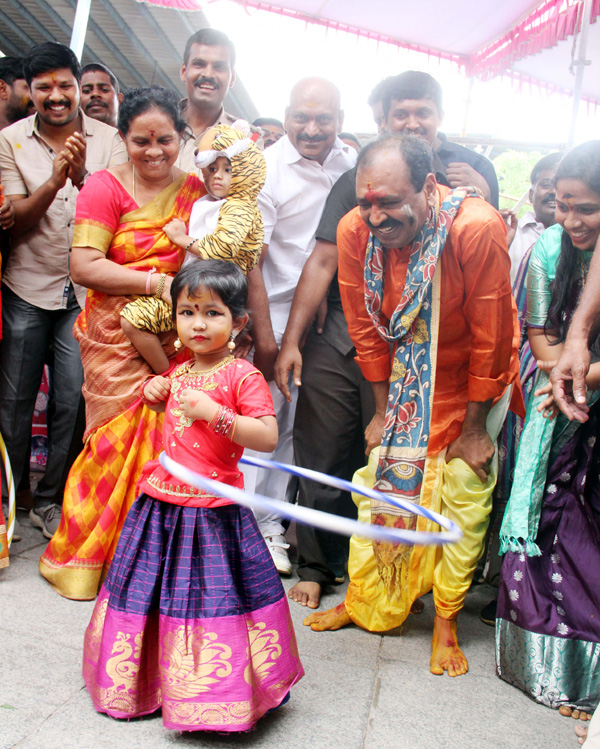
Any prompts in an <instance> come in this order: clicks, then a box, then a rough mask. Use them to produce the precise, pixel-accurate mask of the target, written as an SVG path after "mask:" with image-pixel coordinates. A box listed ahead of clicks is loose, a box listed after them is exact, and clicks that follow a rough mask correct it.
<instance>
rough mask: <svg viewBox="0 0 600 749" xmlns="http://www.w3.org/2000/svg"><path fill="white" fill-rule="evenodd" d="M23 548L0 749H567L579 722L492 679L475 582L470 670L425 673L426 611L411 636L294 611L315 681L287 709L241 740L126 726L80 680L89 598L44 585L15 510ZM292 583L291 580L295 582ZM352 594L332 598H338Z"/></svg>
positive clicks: (7, 592) (4, 616)
mask: <svg viewBox="0 0 600 749" xmlns="http://www.w3.org/2000/svg"><path fill="white" fill-rule="evenodd" d="M19 521H20V526H21V532H22V535H23V540H22V541H21V542H20V543H16V544H13V547H12V555H11V564H10V567H9V568H8V569H6V570H2V571H0V749H8V747H19V749H58V748H59V747H60V749H97V748H98V749H100V748H102V747H118V748H120V747H123V748H124V749H125V748H126V749H137V748H138V747H139V748H140V749H153V748H154V747H178V746H179V747H211V748H215V749H217V748H219V749H221V748H222V749H229V748H230V747H237V748H246V747H248V748H252V749H254V747H273V749H297V748H302V749H304V748H307V749H308V748H310V749H325V748H329V747H331V748H332V749H340V748H341V747H343V748H344V749H358V748H359V747H360V748H362V749H387V748H388V747H389V748H390V749H396V748H397V749H403V748H404V747H406V748H407V749H408V748H409V747H410V749H442V748H444V749H481V748H482V747H490V749H491V748H494V749H568V748H569V747H576V746H578V744H577V743H576V740H575V738H574V733H573V724H574V721H573V720H571V719H567V718H563V717H561V716H560V715H559V714H558V713H557V712H555V711H552V710H549V709H547V708H545V707H542V706H540V705H537V704H536V703H534V702H533V701H531V700H530V699H528V698H527V697H525V695H523V694H522V693H521V692H519V691H518V690H516V689H514V688H513V687H511V686H509V685H508V684H506V683H504V682H502V681H500V679H498V678H497V677H496V675H495V673H494V655H493V649H494V648H493V629H492V628H491V627H486V626H485V625H483V624H482V623H481V622H480V621H479V616H478V614H479V610H480V608H481V606H482V605H484V604H485V603H487V602H488V601H489V600H490V599H491V597H492V591H491V589H489V588H487V587H486V586H478V587H475V588H473V589H472V591H471V592H470V593H469V596H468V598H467V603H466V607H465V611H464V612H463V614H462V617H461V622H460V632H461V644H462V645H463V647H464V650H465V653H466V655H467V657H468V658H469V664H470V671H469V673H468V674H467V675H466V676H464V677H460V678H458V679H450V678H448V677H446V676H444V677H436V676H433V675H432V674H430V673H429V671H428V659H429V643H430V637H431V627H432V621H433V604H432V600H431V596H427V597H426V598H425V599H424V600H425V612H424V613H423V614H422V615H421V616H418V617H415V616H412V617H410V618H409V620H408V622H407V623H406V625H405V626H404V628H403V630H402V632H401V633H400V632H399V631H393V632H391V633H388V634H386V635H384V636H380V635H373V634H370V633H368V632H364V631H362V630H359V629H357V628H355V627H348V628H346V629H343V630H340V631H339V632H324V633H315V632H312V631H311V630H310V629H308V628H307V627H303V626H302V619H303V616H304V615H305V613H306V610H305V609H303V608H302V607H300V606H298V605H297V604H291V610H292V615H293V618H294V623H295V626H296V633H297V637H298V644H299V648H300V655H301V657H302V661H303V663H304V668H305V670H306V676H305V678H304V679H302V681H301V682H300V683H299V684H298V685H297V686H296V687H295V688H294V689H293V691H292V698H291V700H290V702H289V703H288V704H287V705H286V706H285V707H283V708H282V709H281V710H279V711H278V712H276V713H275V714H273V715H271V716H268V717H266V718H264V719H263V720H262V721H260V722H259V724H258V726H257V728H256V729H255V730H254V731H253V732H251V733H249V734H244V735H237V736H223V735H212V734H202V733H197V734H187V735H181V734H178V733H176V732H171V731H167V730H166V729H164V728H163V727H162V723H161V719H160V717H159V716H157V715H155V716H151V717H149V718H145V719H141V720H134V721H130V722H129V723H128V722H123V721H116V720H112V719H111V718H108V717H106V716H104V715H99V714H98V713H96V712H95V711H94V709H93V707H92V703H91V701H90V699H89V697H88V694H87V691H86V690H85V687H84V686H83V680H82V678H81V648H82V637H83V632H84V630H85V627H86V625H87V622H88V620H89V617H90V614H91V611H92V607H93V603H92V602H75V601H68V600H66V599H64V598H61V597H60V596H58V595H57V594H56V593H55V592H54V591H53V590H52V589H51V588H50V586H49V585H48V584H47V583H46V582H45V581H44V580H43V579H42V578H41V577H40V575H39V573H38V570H37V562H38V558H39V556H40V554H41V552H42V551H43V549H44V545H45V544H44V541H43V537H42V535H41V533H40V532H39V531H37V530H35V529H33V528H31V527H30V524H29V520H28V519H27V516H26V515H25V514H24V513H21V512H20V513H19ZM292 582H293V581H285V585H286V587H288V588H289V587H290V585H291V584H292ZM343 595H344V587H343V586H342V587H341V588H338V589H337V590H335V592H334V593H332V594H331V595H328V596H326V597H325V599H324V603H325V605H326V606H327V607H330V606H333V605H336V604H337V603H339V602H340V601H341V600H342V598H343Z"/></svg>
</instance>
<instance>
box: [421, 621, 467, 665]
mask: <svg viewBox="0 0 600 749" xmlns="http://www.w3.org/2000/svg"><path fill="white" fill-rule="evenodd" d="M429 665H430V671H431V673H432V674H437V675H438V676H441V675H442V674H443V673H444V671H447V672H448V676H462V674H466V673H467V671H468V670H469V664H468V662H467V659H466V658H465V655H464V653H463V651H462V650H461V649H460V648H459V647H458V640H457V638H456V619H440V617H439V616H436V617H435V619H434V620H433V637H432V639H431V660H430V662H429Z"/></svg>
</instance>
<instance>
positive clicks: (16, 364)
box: [0, 42, 127, 538]
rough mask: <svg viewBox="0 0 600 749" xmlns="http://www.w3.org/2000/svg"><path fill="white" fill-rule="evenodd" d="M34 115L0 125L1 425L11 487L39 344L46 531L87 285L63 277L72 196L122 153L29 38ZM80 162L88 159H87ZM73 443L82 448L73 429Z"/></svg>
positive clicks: (68, 430) (51, 51)
mask: <svg viewBox="0 0 600 749" xmlns="http://www.w3.org/2000/svg"><path fill="white" fill-rule="evenodd" d="M23 65H24V72H25V78H26V80H27V84H28V85H29V88H30V91H31V98H32V100H33V103H34V105H35V110H36V114H34V115H32V116H31V117H27V118H26V119H23V120H20V121H19V122H15V123H14V124H12V125H9V126H8V127H6V128H4V130H3V131H2V132H1V133H0V171H1V174H2V184H3V186H4V190H5V193H6V195H7V197H8V198H9V200H10V202H11V204H12V206H13V210H14V225H13V227H12V228H11V230H10V255H9V259H8V265H7V267H6V272H5V275H4V278H3V283H2V307H3V308H2V323H3V339H2V343H1V345H0V431H1V432H2V435H3V437H4V439H5V441H6V444H7V446H8V452H9V457H10V461H11V464H12V469H13V473H14V479H15V484H16V485H17V486H18V485H19V483H20V480H21V477H22V475H23V473H24V472H25V471H27V470H28V467H29V454H28V453H29V436H30V433H31V418H32V414H33V409H34V405H35V399H36V395H37V392H38V389H39V386H40V382H41V379H42V372H43V368H44V363H45V360H46V356H47V354H48V350H49V349H50V347H51V346H52V349H53V356H54V379H53V395H54V413H53V414H52V417H51V429H50V431H49V445H48V462H47V466H46V472H45V474H44V477H43V478H42V480H41V481H40V482H39V484H38V486H37V488H36V490H35V493H34V498H33V499H34V507H33V509H32V510H31V513H30V518H31V520H32V522H33V524H34V525H36V526H38V527H39V528H41V529H42V531H43V533H44V535H45V536H46V538H51V537H52V534H53V532H54V531H55V530H56V528H57V527H58V522H59V520H60V510H61V502H62V493H63V490H64V483H65V480H66V476H67V473H68V469H69V461H70V460H71V461H72V460H73V459H74V458H75V456H76V453H75V454H73V453H72V446H75V445H76V444H77V442H78V440H77V437H76V430H77V424H78V414H79V413H80V404H81V385H82V382H83V372H82V367H81V360H80V355H79V346H78V345H77V343H76V342H75V340H74V338H73V334H72V332H71V330H72V328H73V324H74V322H75V319H76V318H77V316H78V314H79V313H80V311H81V307H80V305H83V304H84V303H85V295H86V290H85V289H84V288H81V287H76V286H74V284H73V283H72V282H71V278H70V271H69V261H70V249H71V238H72V236H73V224H74V220H75V201H76V199H77V194H78V191H79V189H80V188H81V187H82V186H83V183H84V181H85V178H86V176H87V173H88V168H89V169H104V168H106V167H108V166H112V165H115V164H119V163H123V162H125V161H126V160H127V154H126V151H125V146H124V144H123V142H122V141H121V139H120V137H119V134H118V132H117V131H116V130H115V129H114V128H112V127H110V126H108V125H105V124H104V123H102V122H98V121H97V120H93V119H90V118H89V117H87V116H86V115H85V114H83V112H82V111H81V109H80V107H79V80H80V74H81V70H80V67H79V62H78V60H77V57H76V56H75V55H74V53H73V52H72V51H71V50H70V49H69V48H68V47H65V46H64V45H62V44H57V43H55V42H46V43H45V44H40V45H38V46H36V47H33V48H32V49H31V50H30V51H29V53H28V54H27V55H26V56H25V58H24V60H23ZM88 165H89V166H88ZM78 448H79V449H80V448H81V435H80V436H79V444H78Z"/></svg>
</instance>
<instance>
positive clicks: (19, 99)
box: [0, 57, 34, 130]
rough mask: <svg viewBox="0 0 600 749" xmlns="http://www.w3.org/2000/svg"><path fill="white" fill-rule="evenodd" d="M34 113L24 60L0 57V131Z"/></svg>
mask: <svg viewBox="0 0 600 749" xmlns="http://www.w3.org/2000/svg"><path fill="white" fill-rule="evenodd" d="M33 111H34V109H33V102H32V101H31V97H30V96H29V86H28V85H27V81H26V80H25V74H24V73H23V60H22V59H21V58H20V57H0V130H3V129H4V128H5V127H6V126H7V125H12V123H13V122H17V120H22V119H23V117H27V116H28V115H30V114H32V113H33Z"/></svg>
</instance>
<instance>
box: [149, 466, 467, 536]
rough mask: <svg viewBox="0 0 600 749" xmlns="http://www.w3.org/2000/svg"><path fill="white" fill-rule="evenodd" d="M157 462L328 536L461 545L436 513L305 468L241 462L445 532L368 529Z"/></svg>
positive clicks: (458, 533) (193, 482) (247, 504)
mask: <svg viewBox="0 0 600 749" xmlns="http://www.w3.org/2000/svg"><path fill="white" fill-rule="evenodd" d="M160 462H161V464H162V466H163V468H165V469H166V470H167V471H168V472H169V473H170V474H171V475H173V476H175V477H176V478H178V479H179V480H180V481H184V482H185V483H186V484H189V485H190V486H195V487H196V489H201V490H203V491H206V492H209V493H211V494H213V495H216V496H219V497H224V498H225V499H229V500H230V501H232V502H235V503H236V504H239V505H242V507H248V508H250V509H251V510H262V511H264V512H276V513H277V514H278V515H279V516H280V517H284V518H287V519H288V520H296V521H297V522H298V523H303V524H304V525H312V526H314V527H315V528H320V529H321V530H324V531H330V532H331V533H339V534H341V535H344V536H354V535H356V536H359V537H362V538H369V539H371V540H372V541H388V542H391V543H396V544H398V543H401V544H408V545H411V546H415V545H418V546H429V545H432V544H433V545H442V544H450V543H456V542H457V541H460V539H461V538H462V535H463V534H462V531H461V530H460V528H459V527H458V526H457V525H456V523H453V522H452V521H451V520H449V519H448V518H445V517H443V516H442V515H440V514H439V513H437V512H433V511H432V510H428V509H426V508H424V507H420V506H419V505H417V504H414V503H413V502H409V501H407V500H400V499H394V498H393V497H390V496H389V495H388V494H383V493H382V492H378V491H377V490H376V489H368V488H367V487H364V486H358V485H357V484H353V483H352V482H350V481H345V480H344V479H339V478H336V477H335V476H329V475H328V474H326V473H320V472H319V471H312V470H310V469H308V468H299V467H298V466H291V465H288V464H287V463H278V462H277V461H274V460H262V459H261V458H251V457H249V456H248V457H243V458H241V460H240V463H246V464H247V465H252V466H257V467H258V468H266V469H267V470H269V471H284V472H285V473H289V474H292V475H293V476H300V477H301V478H307V479H310V480H311V481H319V482H320V483H322V484H327V485H328V486H333V487H335V488H337V489H343V490H344V491H348V492H355V493H356V494H362V495H363V496H365V497H370V498H374V499H379V500H381V499H383V500H384V501H385V502H388V503H389V504H391V505H394V506H395V507H399V508H401V509H403V510H407V511H408V512H411V513H414V514H415V515H420V516H421V517H424V518H427V519H428V520H431V521H433V522H434V523H437V524H438V525H440V526H441V527H442V528H444V531H442V532H440V533H433V532H430V531H411V530H406V529H404V528H387V527H386V528H384V527H382V526H379V525H371V524H370V523H361V522H359V521H358V520H352V519H351V518H344V517H341V516H339V515H332V514H331V513H328V512H322V511H321V510H313V509H312V508H310V507H301V506H300V505H292V504H289V503H288V502H282V501H281V500H279V499H272V498H270V497H264V496H262V495H260V494H250V493H249V492H247V491H245V490H244V489H238V488H237V487H235V486H229V484H223V483H222V482H221V481H215V480H214V479H210V478H208V477H206V476H201V475H200V474H198V473H195V472H194V471H191V470H190V469H189V468H186V467H185V466H182V465H181V464H180V463H177V462H175V461H174V460H173V459H172V458H169V457H168V456H167V455H166V454H165V453H164V452H163V453H161V454H160Z"/></svg>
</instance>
